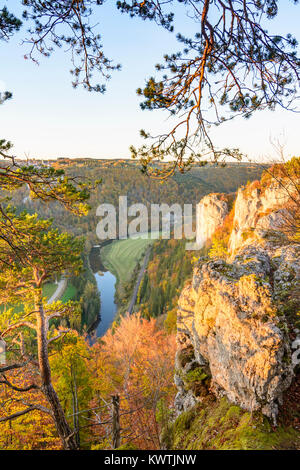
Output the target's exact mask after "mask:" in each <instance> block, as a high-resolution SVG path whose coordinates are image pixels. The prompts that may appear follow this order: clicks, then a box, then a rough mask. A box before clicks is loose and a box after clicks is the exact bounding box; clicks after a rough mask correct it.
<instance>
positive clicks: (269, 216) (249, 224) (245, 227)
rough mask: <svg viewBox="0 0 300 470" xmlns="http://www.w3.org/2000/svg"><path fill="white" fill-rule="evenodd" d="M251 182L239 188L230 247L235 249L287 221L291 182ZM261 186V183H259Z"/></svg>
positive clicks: (262, 236)
mask: <svg viewBox="0 0 300 470" xmlns="http://www.w3.org/2000/svg"><path fill="white" fill-rule="evenodd" d="M256 183H257V182H254V183H252V184H251V185H250V186H249V187H246V188H240V189H239V190H238V194H237V198H236V202H235V210H234V219H233V229H232V232H231V236H230V239H229V251H230V253H235V252H236V251H237V250H238V249H240V248H241V247H242V246H244V245H247V244H253V241H254V240H260V239H263V238H264V237H265V235H266V234H267V233H268V231H269V230H278V229H280V226H281V224H282V223H283V222H284V209H283V207H284V206H285V204H287V203H288V201H289V198H290V193H291V191H292V190H293V189H294V187H290V186H293V185H291V183H289V182H285V183H282V182H276V181H273V183H272V184H270V185H269V186H268V187H266V188H263V189H262V188H261V187H260V185H257V184H256ZM257 186H258V187H257Z"/></svg>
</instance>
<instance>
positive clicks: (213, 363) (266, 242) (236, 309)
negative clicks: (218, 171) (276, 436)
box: [175, 178, 300, 419]
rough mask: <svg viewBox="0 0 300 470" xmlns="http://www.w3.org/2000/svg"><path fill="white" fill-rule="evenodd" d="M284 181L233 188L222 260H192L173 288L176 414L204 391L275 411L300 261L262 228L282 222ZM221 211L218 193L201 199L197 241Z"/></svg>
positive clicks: (290, 367) (224, 207) (284, 383)
mask: <svg viewBox="0 0 300 470" xmlns="http://www.w3.org/2000/svg"><path fill="white" fill-rule="evenodd" d="M283 183H284V184H283ZM289 185H290V180H288V181H283V182H282V181H280V182H279V181H276V180H274V179H273V180H272V179H271V178H269V179H268V181H267V184H266V180H265V181H263V183H262V182H253V183H251V184H250V185H248V186H247V187H246V188H241V189H240V190H239V191H238V194H237V198H236V201H235V205H234V213H233V223H232V227H231V233H230V232H229V233H230V236H229V243H228V247H227V250H225V253H226V254H225V257H226V256H227V253H228V257H227V260H224V259H214V260H209V259H200V260H199V262H198V264H197V265H196V267H195V269H194V273H193V279H192V282H190V283H189V284H188V285H186V286H185V288H184V290H183V291H182V293H181V296H180V299H179V309H178V315H177V339H178V353H177V356H176V376H175V383H176V385H177V388H178V394H177V397H176V402H175V405H176V408H177V411H178V413H180V412H182V411H186V410H188V409H190V408H191V407H192V406H194V404H195V403H197V401H201V400H202V397H203V394H204V395H205V393H206V392H207V390H208V389H209V390H210V391H213V392H214V393H215V394H216V395H218V396H226V397H227V398H228V399H229V400H230V401H231V402H233V403H236V404H238V405H239V406H241V407H242V408H244V409H246V410H251V411H253V410H261V411H262V412H263V413H264V414H265V415H267V416H272V417H273V418H274V419H275V417H276V415H277V413H278V405H279V404H280V402H281V399H282V395H283V392H284V391H285V390H287V389H288V387H289V386H290V384H291V382H292V379H293V376H294V367H295V364H294V363H293V359H292V358H293V356H292V352H293V351H292V350H291V345H292V343H293V339H294V338H295V332H297V330H296V329H295V331H293V328H294V323H295V321H294V320H295V316H296V315H297V313H296V312H297V309H298V310H299V305H298V307H297V305H296V304H297V301H296V304H295V299H296V298H297V295H295V294H294V292H298V293H299V284H298V282H299V281H298V280H299V278H300V261H299V244H298V245H297V244H292V243H291V242H288V239H286V241H285V243H286V244H285V245H284V244H282V243H278V239H277V242H275V241H274V240H275V238H273V239H271V238H270V233H271V232H273V233H275V232H278V233H280V230H281V227H282V224H283V223H284V220H285V215H286V214H285V211H286V210H287V207H288V206H287V204H288V202H289V199H290V195H291V192H292V191H293V190H295V185H293V184H292V185H291V187H290V186H289ZM227 213H228V204H227V202H226V200H225V198H224V196H221V195H215V194H213V195H209V196H206V197H205V198H203V199H202V201H201V202H200V214H201V217H200V218H199V220H198V223H199V224H201V227H199V228H200V231H201V233H202V237H203V238H202V239H203V241H206V240H207V239H209V238H211V236H212V234H213V233H214V231H215V230H216V228H218V227H219V226H221V225H222V223H223V221H224V220H225V217H226V215H227ZM229 222H230V220H229ZM226 230H228V223H227V225H226ZM229 230H230V227H229ZM224 233H225V232H224ZM226 233H227V236H228V231H227V232H226ZM220 234H222V230H221V232H220ZM211 255H212V256H214V254H213V253H212V254H211ZM293 315H294V317H293ZM292 317H293V319H292Z"/></svg>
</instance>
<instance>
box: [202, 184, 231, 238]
mask: <svg viewBox="0 0 300 470" xmlns="http://www.w3.org/2000/svg"><path fill="white" fill-rule="evenodd" d="M227 214H228V195H225V194H219V193H216V194H215V193H214V194H208V195H207V196H204V197H203V198H202V199H201V201H200V202H199V204H198V206H197V244H198V245H199V246H203V245H204V244H205V243H206V242H207V240H209V239H210V238H211V236H212V235H213V233H214V232H215V231H216V229H217V228H218V227H220V226H221V225H222V223H223V222H224V219H225V217H226V215H227Z"/></svg>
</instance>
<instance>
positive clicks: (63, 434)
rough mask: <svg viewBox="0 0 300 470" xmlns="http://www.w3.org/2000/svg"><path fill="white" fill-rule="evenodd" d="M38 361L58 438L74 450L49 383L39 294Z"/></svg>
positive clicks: (37, 301) (62, 412)
mask: <svg viewBox="0 0 300 470" xmlns="http://www.w3.org/2000/svg"><path fill="white" fill-rule="evenodd" d="M35 309H36V311H37V313H36V318H37V343H38V361H39V368H40V373H41V380H42V391H43V393H44V395H45V396H46V398H47V401H48V402H49V405H50V407H51V410H52V413H53V419H54V422H55V426H56V429H57V432H58V434H59V437H60V439H61V441H62V444H63V448H64V449H65V450H76V449H78V446H77V444H76V439H75V437H74V434H73V432H72V430H71V428H70V426H69V424H68V422H67V420H66V417H65V414H64V411H63V409H62V406H61V404H60V401H59V399H58V396H57V393H56V392H55V390H54V388H53V385H52V382H51V369H50V364H49V358H48V342H47V331H48V320H47V318H46V316H45V312H44V307H43V303H42V296H41V294H40V293H38V294H37V296H36V301H35Z"/></svg>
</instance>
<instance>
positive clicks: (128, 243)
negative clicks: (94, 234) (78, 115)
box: [101, 238, 154, 282]
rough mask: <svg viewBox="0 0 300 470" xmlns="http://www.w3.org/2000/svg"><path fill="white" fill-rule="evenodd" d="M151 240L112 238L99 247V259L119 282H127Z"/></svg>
mask: <svg viewBox="0 0 300 470" xmlns="http://www.w3.org/2000/svg"><path fill="white" fill-rule="evenodd" d="M153 242H154V240H151V239H148V238H128V239H126V240H114V241H113V242H112V243H109V244H108V245H105V246H104V247H103V248H101V260H102V262H103V264H104V266H105V267H106V268H107V269H109V270H110V271H111V272H112V273H113V274H115V276H117V279H118V280H119V281H120V282H127V281H129V280H130V277H131V275H132V271H133V270H134V268H135V266H136V265H137V263H138V262H139V261H140V260H141V259H142V258H143V255H144V253H145V251H146V250H147V247H148V246H149V245H150V244H152V243H153Z"/></svg>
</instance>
